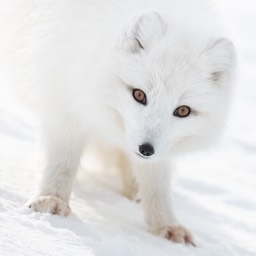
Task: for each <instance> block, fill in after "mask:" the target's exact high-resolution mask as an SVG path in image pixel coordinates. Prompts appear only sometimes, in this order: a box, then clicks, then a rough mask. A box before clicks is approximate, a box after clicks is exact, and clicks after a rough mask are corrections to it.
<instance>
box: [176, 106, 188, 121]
mask: <svg viewBox="0 0 256 256" xmlns="http://www.w3.org/2000/svg"><path fill="white" fill-rule="evenodd" d="M190 112H191V110H190V107H188V106H180V107H178V108H176V109H175V110H174V113H173V115H174V116H177V117H181V118H182V117H187V116H189V114H190Z"/></svg>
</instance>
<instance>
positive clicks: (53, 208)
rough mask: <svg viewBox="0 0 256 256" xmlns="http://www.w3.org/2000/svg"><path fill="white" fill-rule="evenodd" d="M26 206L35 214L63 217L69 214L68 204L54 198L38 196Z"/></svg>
mask: <svg viewBox="0 0 256 256" xmlns="http://www.w3.org/2000/svg"><path fill="white" fill-rule="evenodd" d="M27 205H28V207H29V208H30V209H32V210H33V211H35V212H42V213H51V214H55V215H60V216H65V217H66V216H68V215H69V214H70V213H71V210H70V207H69V206H68V204H67V203H66V202H64V201H63V200H62V199H60V198H58V197H56V196H40V197H37V198H36V199H34V200H33V201H31V202H29V203H28V204H27Z"/></svg>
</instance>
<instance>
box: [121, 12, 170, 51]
mask: <svg viewBox="0 0 256 256" xmlns="http://www.w3.org/2000/svg"><path fill="white" fill-rule="evenodd" d="M165 31H166V25H165V23H164V21H163V19H162V17H161V15H160V14H159V13H158V12H155V11H146V12H144V13H142V14H141V15H139V16H137V17H136V18H135V19H134V20H133V21H132V22H131V24H130V25H129V26H128V28H127V30H126V32H125V35H124V37H123V38H122V40H121V48H123V49H126V50H128V51H130V52H134V53H136V52H139V51H141V50H144V49H147V48H148V47H149V45H150V43H151V42H152V41H154V40H157V39H159V37H162V36H163V35H164V34H165Z"/></svg>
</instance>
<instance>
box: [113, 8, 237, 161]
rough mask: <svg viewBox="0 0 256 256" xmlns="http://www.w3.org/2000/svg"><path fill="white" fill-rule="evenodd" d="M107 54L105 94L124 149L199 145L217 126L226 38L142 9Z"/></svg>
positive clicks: (230, 54)
mask: <svg viewBox="0 0 256 256" xmlns="http://www.w3.org/2000/svg"><path fill="white" fill-rule="evenodd" d="M112 60H113V65H112V67H113V76H114V79H113V82H111V83H112V85H109V86H111V87H112V89H111V93H109V96H108V97H109V98H111V103H110V105H111V108H112V109H113V110H114V112H115V113H116V114H117V115H118V119H119V123H121V124H120V127H122V131H123V135H124V142H123V144H124V145H123V146H124V149H125V150H126V151H127V152H128V153H129V154H132V155H134V156H137V157H138V158H145V159H158V158H161V157H164V156H166V155H168V154H170V153H180V152H185V151H187V150H188V149H189V150H191V149H197V148H200V147H201V146H204V145H206V144H208V142H209V141H212V140H214V139H215V138H216V136H217V135H218V134H219V133H220V129H221V127H222V126H223V123H224V122H223V121H224V120H225V115H226V114H227V112H228V101H229V94H230V83H231V80H232V79H231V78H232V73H233V67H234V63H235V51H234V47H233V44H232V43H231V42H230V41H229V40H228V39H226V38H214V37H213V38H212V37H210V36H206V35H203V34H200V33H199V32H195V33H194V31H190V30H189V28H187V29H186V28H184V27H182V26H180V27H178V26H177V27H175V26H174V24H172V25H170V24H169V23H168V22H166V20H165V19H164V18H163V17H162V16H161V15H160V14H159V13H157V12H154V11H147V12H145V13H143V14H141V15H140V16H138V17H136V18H135V19H134V20H133V21H132V22H131V23H130V25H129V26H128V28H127V29H126V31H125V32H124V33H123V35H122V37H121V40H120V41H119V43H118V46H117V47H116V48H115V49H114V54H113V59H112ZM110 94H111V95H110Z"/></svg>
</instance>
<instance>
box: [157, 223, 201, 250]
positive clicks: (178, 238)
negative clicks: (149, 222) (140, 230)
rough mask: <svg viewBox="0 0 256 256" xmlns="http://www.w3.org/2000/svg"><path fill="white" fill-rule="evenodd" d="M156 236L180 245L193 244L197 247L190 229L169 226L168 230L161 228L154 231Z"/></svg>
mask: <svg viewBox="0 0 256 256" xmlns="http://www.w3.org/2000/svg"><path fill="white" fill-rule="evenodd" d="M153 233H154V234H157V235H160V236H163V237H165V238H167V239H168V240H171V241H173V242H176V243H180V244H191V245H193V246H196V245H195V243H194V240H193V236H192V234H191V233H190V231H189V230H188V229H186V228H185V227H183V226H180V225H173V226H168V227H166V228H160V229H157V230H154V231H153Z"/></svg>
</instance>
